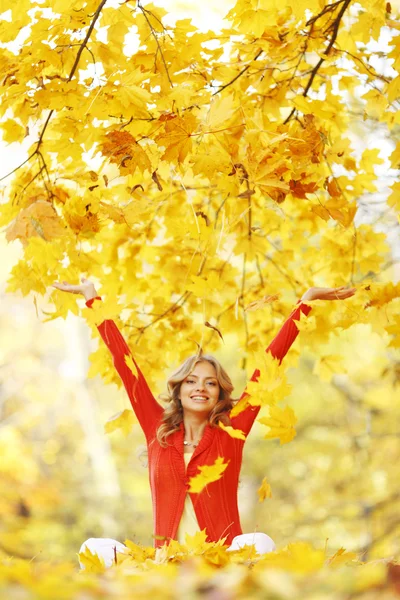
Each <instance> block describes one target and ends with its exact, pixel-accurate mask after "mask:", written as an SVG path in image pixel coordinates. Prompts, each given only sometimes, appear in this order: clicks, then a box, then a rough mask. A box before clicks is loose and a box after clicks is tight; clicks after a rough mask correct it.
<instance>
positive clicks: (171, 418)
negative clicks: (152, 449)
mask: <svg viewBox="0 0 400 600" xmlns="http://www.w3.org/2000/svg"><path fill="white" fill-rule="evenodd" d="M167 387H168V392H169V393H168V395H167V396H166V397H164V398H163V399H165V400H166V401H167V403H168V405H167V407H166V409H165V411H164V415H163V423H162V424H161V425H160V427H159V428H158V430H157V440H158V442H159V443H160V444H161V445H162V446H164V447H165V446H166V438H167V437H168V436H170V435H171V434H172V433H174V431H176V430H177V429H179V425H180V423H181V422H182V421H183V422H184V427H185V442H187V444H185V445H192V446H193V444H194V443H198V441H199V440H200V438H201V436H202V434H203V432H204V428H205V426H206V423H207V420H208V422H209V423H210V424H211V425H217V424H218V421H222V423H223V424H224V425H230V419H229V417H228V412H229V410H230V409H231V408H232V406H233V399H232V398H231V393H232V391H233V385H232V381H231V379H230V377H229V375H228V373H227V372H226V371H225V369H224V368H223V366H222V365H221V364H220V363H219V362H218V360H217V359H216V358H215V357H214V356H211V355H209V354H197V355H194V356H190V357H189V358H187V359H186V360H185V361H184V362H183V363H182V365H181V366H180V367H179V368H178V369H177V370H176V371H175V372H174V373H173V374H172V375H171V377H170V378H169V379H168V382H167Z"/></svg>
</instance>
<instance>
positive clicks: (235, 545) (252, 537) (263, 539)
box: [228, 531, 276, 554]
mask: <svg viewBox="0 0 400 600" xmlns="http://www.w3.org/2000/svg"><path fill="white" fill-rule="evenodd" d="M250 545H254V547H255V549H256V552H258V554H265V553H267V552H273V551H274V550H275V549H276V545H275V542H274V540H273V539H272V538H270V537H269V535H267V534H266V533H261V532H260V531H256V532H254V533H242V534H241V535H237V536H236V537H234V538H233V540H232V544H231V545H230V546H229V548H228V550H240V548H243V546H250Z"/></svg>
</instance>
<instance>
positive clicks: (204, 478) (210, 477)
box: [189, 456, 229, 494]
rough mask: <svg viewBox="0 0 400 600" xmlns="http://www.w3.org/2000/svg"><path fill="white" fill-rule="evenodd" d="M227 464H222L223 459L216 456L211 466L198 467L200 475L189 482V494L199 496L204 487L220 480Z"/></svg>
mask: <svg viewBox="0 0 400 600" xmlns="http://www.w3.org/2000/svg"><path fill="white" fill-rule="evenodd" d="M228 464H229V460H228V462H226V463H224V459H223V457H222V456H218V458H217V459H216V461H215V462H214V464H213V465H203V466H199V471H200V473H199V474H198V475H196V476H195V477H191V478H190V480H189V492H191V493H193V494H199V493H200V492H201V491H202V490H203V489H204V488H205V486H206V485H208V484H209V483H212V482H213V481H218V479H221V477H222V475H223V473H224V471H225V469H226V467H227V466H228Z"/></svg>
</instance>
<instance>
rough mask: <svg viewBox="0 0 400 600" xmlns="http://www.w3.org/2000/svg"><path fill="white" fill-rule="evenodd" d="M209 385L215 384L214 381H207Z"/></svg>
mask: <svg viewBox="0 0 400 600" xmlns="http://www.w3.org/2000/svg"><path fill="white" fill-rule="evenodd" d="M208 383H209V384H210V385H216V383H215V382H214V381H209V382H208Z"/></svg>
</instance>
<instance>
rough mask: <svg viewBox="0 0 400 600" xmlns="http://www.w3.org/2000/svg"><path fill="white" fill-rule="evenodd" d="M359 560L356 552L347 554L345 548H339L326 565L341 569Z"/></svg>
mask: <svg viewBox="0 0 400 600" xmlns="http://www.w3.org/2000/svg"><path fill="white" fill-rule="evenodd" d="M355 560H358V555H357V554H356V552H346V549H345V548H339V550H337V551H336V552H335V554H333V555H332V556H331V557H330V558H328V559H327V560H326V564H327V565H329V566H333V567H339V566H341V565H344V564H347V563H349V562H354V561H355Z"/></svg>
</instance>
